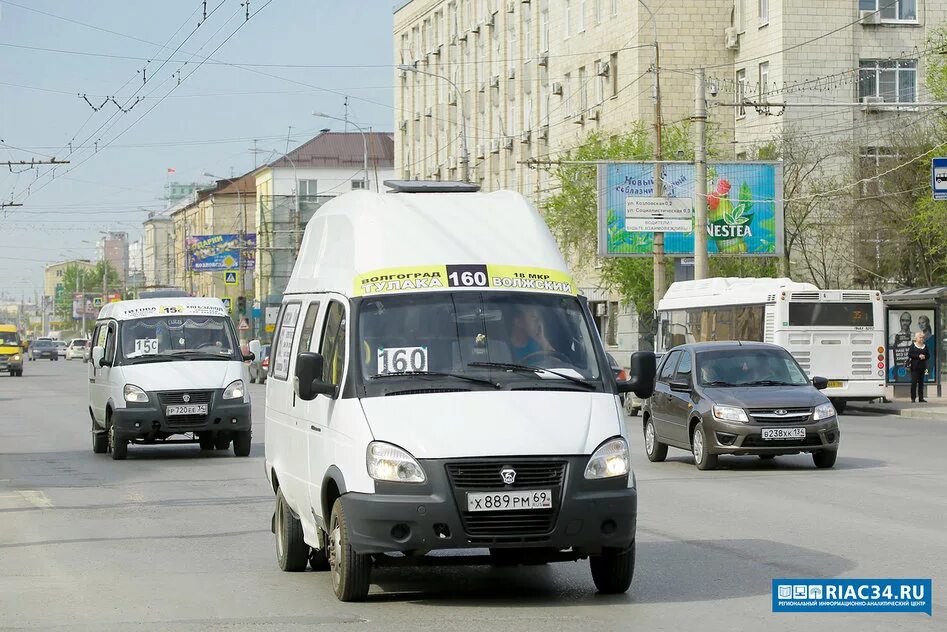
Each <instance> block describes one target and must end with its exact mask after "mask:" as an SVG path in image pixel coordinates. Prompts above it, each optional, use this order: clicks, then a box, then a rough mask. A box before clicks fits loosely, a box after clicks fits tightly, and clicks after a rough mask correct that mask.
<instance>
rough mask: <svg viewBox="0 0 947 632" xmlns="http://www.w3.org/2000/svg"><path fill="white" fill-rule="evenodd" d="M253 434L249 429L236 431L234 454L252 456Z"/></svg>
mask: <svg viewBox="0 0 947 632" xmlns="http://www.w3.org/2000/svg"><path fill="white" fill-rule="evenodd" d="M251 438H252V437H251V435H250V431H249V430H243V431H241V432H235V433H234V434H233V454H234V456H250V442H251Z"/></svg>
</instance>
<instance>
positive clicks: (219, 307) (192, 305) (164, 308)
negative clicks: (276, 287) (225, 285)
mask: <svg viewBox="0 0 947 632" xmlns="http://www.w3.org/2000/svg"><path fill="white" fill-rule="evenodd" d="M169 315H180V316H227V315H228V313H227V310H226V309H225V308H224V304H223V302H222V301H221V300H220V299H219V298H192V297H168V298H143V299H138V300H134V301H118V302H116V303H108V304H107V305H105V306H103V307H102V311H100V312H99V319H100V320H101V319H105V318H114V319H115V320H130V319H132V318H149V317H152V316H169Z"/></svg>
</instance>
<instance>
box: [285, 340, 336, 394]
mask: <svg viewBox="0 0 947 632" xmlns="http://www.w3.org/2000/svg"><path fill="white" fill-rule="evenodd" d="M324 364H325V360H324V359H323V357H322V354H319V353H312V352H305V353H300V354H299V355H298V356H296V375H295V379H294V380H293V388H294V389H295V391H296V395H297V396H299V399H302V400H304V401H307V402H308V401H311V400H313V399H315V398H316V396H317V395H328V396H329V397H335V391H336V388H335V385H334V384H327V383H326V382H323V381H322V368H323V365H324Z"/></svg>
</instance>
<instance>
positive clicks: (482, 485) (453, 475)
mask: <svg viewBox="0 0 947 632" xmlns="http://www.w3.org/2000/svg"><path fill="white" fill-rule="evenodd" d="M507 466H508V467H510V468H512V469H513V470H514V471H515V472H516V479H515V480H514V481H513V484H512V485H504V483H503V479H502V478H501V477H500V470H501V469H503V468H505V467H507ZM565 471H566V464H565V462H563V461H554V462H546V463H524V462H517V461H510V462H508V463H504V462H501V461H496V462H493V463H482V462H480V463H451V464H449V465H448V466H447V474H448V476H450V480H451V483H452V484H453V485H454V487H455V488H461V489H465V490H467V489H524V488H529V489H538V488H539V487H543V488H545V487H558V486H560V485H562V479H563V476H564V475H565ZM530 513H532V512H530Z"/></svg>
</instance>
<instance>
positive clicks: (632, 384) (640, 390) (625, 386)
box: [618, 351, 657, 399]
mask: <svg viewBox="0 0 947 632" xmlns="http://www.w3.org/2000/svg"><path fill="white" fill-rule="evenodd" d="M630 366H631V369H630V372H629V373H630V374H629V377H628V381H627V382H622V383H619V384H618V392H619V393H629V392H630V393H634V394H635V395H637V396H638V397H639V398H640V399H647V398H649V397H651V394H652V393H654V376H655V374H656V372H657V361H656V360H655V357H654V353H652V352H651V351H636V352H635V353H633V354H631V365H630Z"/></svg>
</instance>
